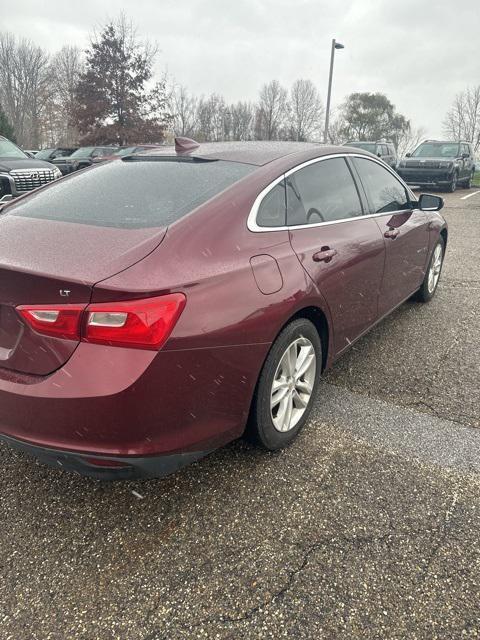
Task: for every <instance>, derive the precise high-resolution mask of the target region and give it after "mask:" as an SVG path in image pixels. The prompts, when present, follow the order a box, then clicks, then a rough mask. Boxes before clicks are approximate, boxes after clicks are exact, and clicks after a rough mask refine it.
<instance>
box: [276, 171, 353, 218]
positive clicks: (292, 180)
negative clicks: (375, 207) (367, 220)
mask: <svg viewBox="0 0 480 640" xmlns="http://www.w3.org/2000/svg"><path fill="white" fill-rule="evenodd" d="M286 194H287V224H289V225H303V224H316V223H319V222H333V221H334V220H343V219H346V218H353V217H356V216H361V215H362V214H363V210H362V205H361V202H360V197H359V195H358V192H357V188H356V186H355V183H354V181H353V178H352V174H351V173H350V169H349V168H348V166H347V163H346V161H345V159H344V158H332V159H330V160H321V161H320V162H315V163H314V164H310V165H308V166H307V167H304V168H303V169H299V170H298V171H296V172H295V173H293V174H291V175H290V176H289V177H288V178H287V182H286Z"/></svg>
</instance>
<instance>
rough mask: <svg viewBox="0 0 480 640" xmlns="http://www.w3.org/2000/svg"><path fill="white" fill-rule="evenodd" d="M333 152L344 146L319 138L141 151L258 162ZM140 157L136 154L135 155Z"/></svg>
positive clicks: (153, 154)
mask: <svg viewBox="0 0 480 640" xmlns="http://www.w3.org/2000/svg"><path fill="white" fill-rule="evenodd" d="M333 153H345V147H339V146H327V145H323V144H321V143H319V142H277V141H263V140H262V141H249V142H205V143H200V144H199V145H198V147H196V148H193V149H192V150H189V151H180V152H177V151H175V147H174V146H173V145H170V146H164V147H160V148H157V149H153V150H152V151H146V152H143V153H142V154H141V156H142V157H144V158H145V157H163V156H170V157H172V156H174V157H179V158H180V157H187V158H188V157H190V158H205V159H211V160H228V161H230V162H243V163H245V164H253V165H257V166H262V165H266V164H268V163H270V162H273V161H274V160H279V159H281V158H285V157H286V156H292V155H295V159H296V160H298V159H301V156H303V155H304V156H305V159H309V158H312V157H317V156H324V155H329V154H333ZM137 157H139V156H137Z"/></svg>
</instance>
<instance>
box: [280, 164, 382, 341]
mask: <svg viewBox="0 0 480 640" xmlns="http://www.w3.org/2000/svg"><path fill="white" fill-rule="evenodd" d="M286 193H287V224H288V226H289V232H290V241H291V244H292V247H293V249H294V251H295V253H296V254H297V256H298V259H299V260H300V262H301V264H302V266H303V267H304V269H305V271H306V272H307V273H308V274H309V275H310V277H311V278H312V280H313V281H314V282H315V283H316V285H317V286H318V289H319V290H320V292H321V293H322V294H323V296H324V298H325V299H326V301H327V304H328V306H329V309H330V314H331V317H332V321H333V340H334V345H335V353H336V354H338V353H339V352H341V351H343V350H344V349H345V348H347V347H348V345H349V344H350V343H351V342H353V340H355V339H356V338H357V337H358V336H359V335H360V334H362V333H363V332H364V331H366V329H368V328H369V327H370V326H371V325H372V324H373V323H374V322H375V321H376V320H377V318H378V295H379V290H380V286H381V283H382V275H383V267H384V253H385V247H384V242H383V238H382V234H381V233H380V231H379V228H378V226H377V224H376V222H375V220H374V219H373V218H368V217H365V216H364V210H363V206H362V202H361V199H360V194H359V192H358V190H357V188H356V185H355V182H354V180H353V177H352V174H351V171H350V169H349V167H348V165H347V162H346V160H345V158H344V157H336V158H326V159H319V160H315V161H313V162H310V163H307V165H304V166H303V167H302V168H299V169H295V170H293V171H290V172H289V173H288V174H287V177H286Z"/></svg>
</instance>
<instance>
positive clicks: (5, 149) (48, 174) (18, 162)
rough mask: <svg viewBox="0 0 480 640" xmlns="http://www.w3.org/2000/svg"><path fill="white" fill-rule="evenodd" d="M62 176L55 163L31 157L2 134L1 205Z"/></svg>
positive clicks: (0, 166) (0, 140) (0, 147)
mask: <svg viewBox="0 0 480 640" xmlns="http://www.w3.org/2000/svg"><path fill="white" fill-rule="evenodd" d="M61 177H62V174H61V173H60V171H59V170H58V169H57V167H55V166H53V164H50V163H49V162H45V161H44V160H38V159H37V158H31V157H30V156H28V155H27V154H26V153H25V152H24V151H22V150H21V149H19V148H18V147H17V145H15V144H13V142H10V140H7V138H4V137H3V136H0V205H1V203H2V202H5V201H7V200H10V199H11V198H15V197H16V196H21V195H22V194H24V193H26V192H27V191H31V190H32V189H36V188H37V187H41V186H42V185H44V184H47V183H48V182H52V180H56V179H57V178H61Z"/></svg>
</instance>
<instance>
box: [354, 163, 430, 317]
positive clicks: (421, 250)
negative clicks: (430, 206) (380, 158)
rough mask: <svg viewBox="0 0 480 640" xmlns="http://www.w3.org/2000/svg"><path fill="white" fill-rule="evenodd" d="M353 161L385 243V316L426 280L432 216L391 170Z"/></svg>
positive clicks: (382, 302) (382, 310)
mask: <svg viewBox="0 0 480 640" xmlns="http://www.w3.org/2000/svg"><path fill="white" fill-rule="evenodd" d="M353 162H354V165H355V168H356V170H357V172H358V174H359V176H360V179H361V182H362V184H363V186H364V188H365V192H366V195H367V198H368V202H369V206H370V213H372V214H375V217H374V220H375V222H376V223H377V225H378V228H379V230H380V232H381V234H382V236H383V239H384V243H385V251H386V254H385V270H384V275H383V281H382V285H381V289H380V299H379V313H380V315H381V316H383V315H385V314H386V313H388V312H389V311H391V310H392V309H393V308H394V307H395V306H397V305H398V304H400V303H401V302H403V300H405V299H406V298H408V297H409V296H410V295H411V294H412V293H414V292H415V291H416V290H417V289H418V288H419V287H420V285H421V283H422V281H423V278H424V275H425V269H426V266H427V258H428V248H429V228H428V223H429V219H428V216H427V215H426V214H425V213H424V212H423V211H420V210H419V209H416V208H415V204H414V203H412V201H411V196H410V193H409V191H408V190H407V189H406V188H405V187H404V185H403V184H402V183H401V182H400V181H399V180H398V179H397V178H396V177H395V176H394V175H393V174H392V173H391V172H390V171H388V169H385V167H383V166H382V165H380V164H379V163H378V162H375V161H372V160H368V159H367V158H354V160H353Z"/></svg>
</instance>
